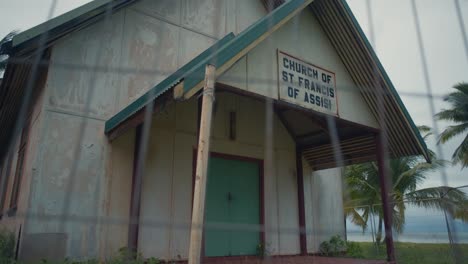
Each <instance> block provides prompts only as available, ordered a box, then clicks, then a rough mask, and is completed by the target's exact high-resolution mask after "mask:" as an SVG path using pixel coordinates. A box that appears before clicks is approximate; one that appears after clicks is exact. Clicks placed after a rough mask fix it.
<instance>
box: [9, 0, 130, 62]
mask: <svg viewBox="0 0 468 264" xmlns="http://www.w3.org/2000/svg"><path fill="white" fill-rule="evenodd" d="M135 1H136V0H94V1H91V2H89V3H86V4H84V5H82V6H80V7H78V8H75V9H73V10H71V11H69V12H66V13H64V14H62V15H60V16H57V17H55V18H52V19H50V20H48V21H46V22H44V23H42V24H39V25H37V26H35V27H33V28H30V29H28V30H26V31H23V32H21V33H19V34H18V35H16V36H14V37H13V39H12V40H11V42H9V43H8V47H5V48H6V49H7V50H8V53H9V54H15V55H19V54H24V53H27V52H31V51H35V50H36V49H37V48H40V47H39V45H44V46H47V44H48V43H49V42H51V41H54V40H56V39H59V38H60V37H62V36H64V35H66V34H68V33H70V32H72V31H74V30H76V29H78V28H81V27H84V26H86V25H88V24H90V23H93V22H95V21H97V20H98V19H100V18H102V17H103V16H105V15H106V14H112V13H114V12H115V11H117V10H118V9H120V8H122V7H124V6H126V5H128V4H131V3H133V2H135Z"/></svg>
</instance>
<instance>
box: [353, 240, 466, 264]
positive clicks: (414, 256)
mask: <svg viewBox="0 0 468 264" xmlns="http://www.w3.org/2000/svg"><path fill="white" fill-rule="evenodd" d="M358 244H359V245H360V246H361V248H362V250H363V255H364V258H366V259H385V257H386V251H385V247H381V248H380V249H379V250H377V248H376V247H375V246H374V245H373V244H372V243H365V242H363V243H358ZM458 248H459V250H458V251H459V252H460V257H459V258H458V262H455V261H454V258H453V255H452V253H451V252H452V251H451V248H450V246H449V244H416V243H403V242H399V243H395V252H396V258H397V263H401V264H433V263H434V264H436V263H437V264H444V263H447V264H448V263H450V264H451V263H468V244H462V245H458Z"/></svg>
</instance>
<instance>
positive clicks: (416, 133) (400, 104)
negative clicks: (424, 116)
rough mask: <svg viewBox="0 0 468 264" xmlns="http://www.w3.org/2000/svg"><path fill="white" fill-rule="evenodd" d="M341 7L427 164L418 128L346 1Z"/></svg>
mask: <svg viewBox="0 0 468 264" xmlns="http://www.w3.org/2000/svg"><path fill="white" fill-rule="evenodd" d="M339 1H340V2H341V3H342V5H343V6H344V8H345V11H346V13H347V14H348V15H349V16H350V18H351V20H352V23H353V24H354V27H355V28H356V29H357V31H358V32H357V33H358V34H359V35H360V36H361V38H362V39H363V40H364V43H363V44H364V45H365V46H366V48H367V49H368V51H369V53H370V54H371V56H372V60H373V61H374V63H375V64H376V65H377V69H378V70H379V72H380V73H381V74H382V76H383V77H384V81H385V82H386V84H387V87H388V88H389V90H390V93H391V95H392V96H393V98H394V99H395V101H396V102H397V104H398V107H399V109H400V111H401V112H402V114H403V116H404V118H405V120H406V121H407V123H408V124H409V125H410V128H411V132H412V133H413V136H414V137H415V138H416V141H417V142H418V148H419V150H420V153H419V154H421V155H422V156H424V158H425V159H426V161H427V162H431V158H430V155H429V152H428V150H427V145H426V142H425V141H424V139H423V138H422V136H421V134H420V133H419V130H418V128H417V127H416V125H415V123H414V121H413V119H412V118H411V116H410V115H409V112H408V110H407V109H406V107H405V105H404V104H403V101H402V100H401V98H400V96H399V95H398V92H397V91H396V89H395V86H394V85H393V83H392V81H391V80H390V78H389V76H388V74H387V72H386V71H385V69H384V68H383V66H382V63H381V62H380V60H379V58H378V57H377V54H376V53H375V51H374V49H373V48H372V45H371V44H370V42H369V40H368V38H367V36H366V34H364V31H363V30H362V28H361V26H360V25H359V23H358V22H357V19H356V17H355V16H354V14H353V12H352V11H351V8H350V7H349V5H348V3H347V2H346V0H339Z"/></svg>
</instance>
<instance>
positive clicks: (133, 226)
mask: <svg viewBox="0 0 468 264" xmlns="http://www.w3.org/2000/svg"><path fill="white" fill-rule="evenodd" d="M142 127H143V125H139V126H138V127H137V129H136V135H135V148H134V154H133V175H132V195H131V197H130V199H131V200H130V223H129V224H128V245H127V247H128V249H129V250H131V251H133V252H137V250H138V233H139V229H140V226H139V223H140V204H141V190H142V186H141V184H142V182H143V181H142V180H141V178H142V177H143V175H142V174H143V171H142V168H141V167H140V166H139V165H141V163H140V164H139V160H140V158H142V157H140V153H141V151H140V150H141V149H140V147H141V134H142V131H143V129H142Z"/></svg>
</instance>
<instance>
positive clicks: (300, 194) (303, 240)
mask: <svg viewBox="0 0 468 264" xmlns="http://www.w3.org/2000/svg"><path fill="white" fill-rule="evenodd" d="M296 173H297V202H298V206H299V230H300V233H299V244H300V248H301V255H303V256H305V255H307V236H306V219H305V205H304V201H305V199H304V174H303V167H302V151H301V149H299V147H296Z"/></svg>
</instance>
